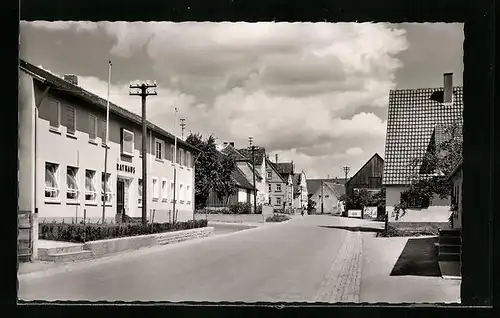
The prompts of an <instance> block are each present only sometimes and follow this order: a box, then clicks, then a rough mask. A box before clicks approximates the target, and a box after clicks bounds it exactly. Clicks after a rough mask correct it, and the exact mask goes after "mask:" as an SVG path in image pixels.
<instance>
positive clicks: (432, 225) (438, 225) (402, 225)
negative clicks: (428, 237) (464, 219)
mask: <svg viewBox="0 0 500 318" xmlns="http://www.w3.org/2000/svg"><path fill="white" fill-rule="evenodd" d="M389 224H390V225H391V226H392V227H394V228H396V229H398V230H401V231H406V232H426V233H432V234H434V235H438V234H439V229H448V228H450V224H449V223H448V222H390V223H389Z"/></svg>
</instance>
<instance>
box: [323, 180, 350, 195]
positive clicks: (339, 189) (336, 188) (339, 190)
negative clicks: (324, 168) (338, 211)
mask: <svg viewBox="0 0 500 318" xmlns="http://www.w3.org/2000/svg"><path fill="white" fill-rule="evenodd" d="M324 185H325V186H326V187H328V188H330V190H332V192H333V193H334V194H335V196H336V197H337V199H338V198H340V196H341V195H342V194H345V186H344V185H343V184H338V183H331V182H325V183H324Z"/></svg>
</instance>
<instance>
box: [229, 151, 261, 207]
mask: <svg viewBox="0 0 500 318" xmlns="http://www.w3.org/2000/svg"><path fill="white" fill-rule="evenodd" d="M221 152H222V153H223V154H225V155H229V154H231V155H232V156H233V157H234V158H235V160H236V163H237V165H238V168H239V169H240V170H241V171H242V172H243V173H244V175H245V176H246V178H247V179H248V180H251V184H252V186H253V178H254V175H255V188H256V190H257V205H264V204H266V205H267V204H268V202H269V192H268V188H267V186H266V179H265V177H266V170H267V169H266V149H265V148H262V147H256V149H255V152H254V159H255V166H253V160H252V152H251V151H249V150H248V149H245V148H243V149H236V148H235V146H234V143H233V142H225V143H224V145H223V147H222V149H221ZM251 202H252V204H253V199H252V200H251Z"/></svg>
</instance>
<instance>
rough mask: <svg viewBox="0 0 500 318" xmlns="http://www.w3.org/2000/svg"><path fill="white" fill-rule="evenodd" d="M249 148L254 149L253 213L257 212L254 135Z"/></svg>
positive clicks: (249, 138) (250, 138) (249, 139)
mask: <svg viewBox="0 0 500 318" xmlns="http://www.w3.org/2000/svg"><path fill="white" fill-rule="evenodd" d="M248 144H249V145H250V146H249V150H250V151H252V172H253V213H257V188H256V186H255V146H254V144H253V137H248Z"/></svg>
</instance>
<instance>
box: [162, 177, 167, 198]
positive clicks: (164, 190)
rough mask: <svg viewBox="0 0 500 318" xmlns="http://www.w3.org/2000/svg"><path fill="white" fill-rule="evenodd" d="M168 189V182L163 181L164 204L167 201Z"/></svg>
mask: <svg viewBox="0 0 500 318" xmlns="http://www.w3.org/2000/svg"><path fill="white" fill-rule="evenodd" d="M167 196H168V189H167V180H162V181H161V198H162V201H163V202H166V201H167Z"/></svg>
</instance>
